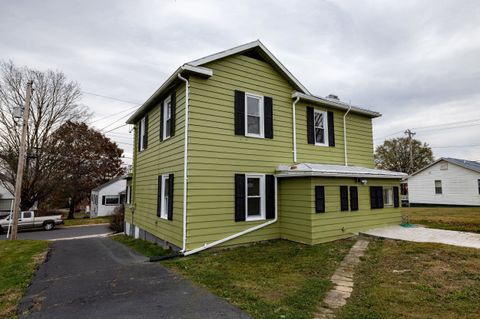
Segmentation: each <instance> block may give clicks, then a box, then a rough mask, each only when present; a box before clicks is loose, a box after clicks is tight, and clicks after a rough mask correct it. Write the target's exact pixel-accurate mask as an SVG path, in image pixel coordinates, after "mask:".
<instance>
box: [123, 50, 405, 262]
mask: <svg viewBox="0 0 480 319" xmlns="http://www.w3.org/2000/svg"><path fill="white" fill-rule="evenodd" d="M379 116H380V114H379V113H377V112H374V111H370V110H367V109H364V108H360V107H357V106H351V105H349V104H346V103H344V102H341V101H340V100H339V99H338V98H337V97H336V96H333V95H330V96H328V97H326V98H324V97H319V96H315V95H312V94H311V93H310V92H309V91H308V90H307V89H306V88H305V87H304V86H303V85H302V84H301V83H300V82H299V81H298V80H297V79H296V78H295V77H294V76H293V75H292V74H291V73H290V72H289V71H288V70H287V69H286V68H285V66H283V64H282V63H281V62H280V61H278V60H277V59H276V58H275V56H273V54H272V53H271V52H270V51H269V50H268V49H267V48H266V47H265V46H264V45H263V44H262V43H261V42H260V41H254V42H251V43H247V44H245V45H241V46H238V47H235V48H232V49H229V50H226V51H222V52H219V53H216V54H212V55H209V56H207V57H204V58H201V59H198V60H195V61H192V62H189V63H186V64H184V65H182V66H181V67H179V68H178V69H177V70H176V71H175V72H174V73H173V74H172V75H171V76H170V77H169V78H168V79H167V80H166V81H165V82H164V83H163V84H162V85H161V86H160V88H159V89H158V90H157V91H156V92H155V93H154V94H153V95H152V96H151V97H150V98H149V99H148V100H147V101H146V102H145V103H144V104H143V105H142V106H141V107H140V108H139V109H138V110H137V111H136V112H135V113H134V114H133V115H132V116H131V117H130V118H129V119H128V121H127V123H129V124H131V125H134V128H135V130H134V132H135V134H134V141H135V143H134V144H135V152H134V161H133V178H132V179H131V180H130V181H129V187H131V192H132V195H133V196H131V201H130V202H131V204H130V205H128V207H127V210H126V213H125V222H126V223H125V224H126V229H125V231H126V233H127V234H129V235H131V236H135V237H137V238H143V239H146V240H149V241H153V242H157V243H159V244H162V245H166V246H170V247H172V248H173V249H177V250H181V251H182V252H183V253H184V254H186V255H188V254H192V253H195V252H197V251H200V250H203V249H207V248H210V247H214V246H229V245H238V244H246V243H252V242H256V241H263V240H271V239H277V238H283V239H287V240H292V241H296V242H301V243H305V244H309V245H314V244H317V243H321V242H325V241H331V240H335V239H340V238H345V237H348V236H352V235H353V234H355V233H357V232H359V231H361V230H365V229H369V228H373V227H378V226H382V225H388V224H398V223H400V220H401V213H400V209H399V191H398V189H399V181H400V179H401V178H402V177H404V176H405V174H403V173H398V172H390V171H384V170H377V169H374V162H373V141H372V119H373V118H376V117H379Z"/></svg>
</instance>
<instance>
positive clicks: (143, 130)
mask: <svg viewBox="0 0 480 319" xmlns="http://www.w3.org/2000/svg"><path fill="white" fill-rule="evenodd" d="M147 125H148V124H147V117H146V116H144V117H143V118H142V119H141V120H140V125H139V128H140V131H139V132H138V134H139V139H138V143H139V147H138V150H139V151H140V152H141V151H143V150H144V149H146V148H147V142H146V139H147V129H148V127H147Z"/></svg>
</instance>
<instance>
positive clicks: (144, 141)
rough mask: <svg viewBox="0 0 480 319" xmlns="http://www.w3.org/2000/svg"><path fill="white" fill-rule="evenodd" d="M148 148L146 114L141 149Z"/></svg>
mask: <svg viewBox="0 0 480 319" xmlns="http://www.w3.org/2000/svg"><path fill="white" fill-rule="evenodd" d="M147 146H148V114H147V115H145V135H143V149H144V150H145V149H147Z"/></svg>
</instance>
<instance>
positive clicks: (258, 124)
mask: <svg viewBox="0 0 480 319" xmlns="http://www.w3.org/2000/svg"><path fill="white" fill-rule="evenodd" d="M234 108H235V135H242V136H248V137H259V138H270V139H273V100H272V98H271V97H268V96H262V95H257V94H252V93H245V92H242V91H238V90H235V94H234Z"/></svg>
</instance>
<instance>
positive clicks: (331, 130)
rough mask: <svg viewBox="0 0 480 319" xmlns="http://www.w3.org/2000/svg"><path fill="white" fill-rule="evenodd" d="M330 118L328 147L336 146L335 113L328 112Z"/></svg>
mask: <svg viewBox="0 0 480 319" xmlns="http://www.w3.org/2000/svg"><path fill="white" fill-rule="evenodd" d="M327 118H328V146H330V147H333V146H335V125H334V124H333V123H334V122H333V112H331V111H328V112H327Z"/></svg>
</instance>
